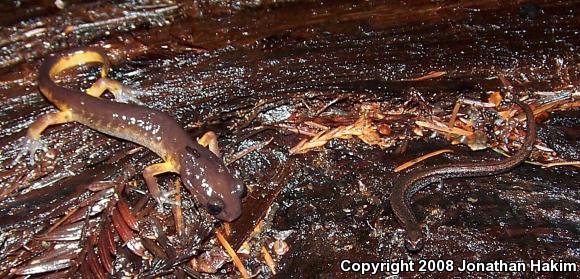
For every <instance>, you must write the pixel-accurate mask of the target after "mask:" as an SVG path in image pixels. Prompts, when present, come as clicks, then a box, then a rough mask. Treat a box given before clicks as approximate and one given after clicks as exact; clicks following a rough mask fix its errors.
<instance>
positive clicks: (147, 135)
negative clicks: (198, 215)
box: [15, 47, 245, 222]
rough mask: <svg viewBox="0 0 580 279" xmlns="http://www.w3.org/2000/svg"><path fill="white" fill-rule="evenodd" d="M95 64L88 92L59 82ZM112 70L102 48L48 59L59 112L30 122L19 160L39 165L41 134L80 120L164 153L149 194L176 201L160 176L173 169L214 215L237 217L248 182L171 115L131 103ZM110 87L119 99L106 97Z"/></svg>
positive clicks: (42, 78) (43, 70) (46, 81)
mask: <svg viewBox="0 0 580 279" xmlns="http://www.w3.org/2000/svg"><path fill="white" fill-rule="evenodd" d="M93 63H98V64H101V65H102V66H101V78H100V79H99V80H97V81H96V82H95V83H94V84H93V85H92V86H91V87H90V88H89V89H87V91H86V94H84V93H82V92H80V91H78V92H77V91H75V90H72V89H68V88H65V87H61V86H59V85H58V84H57V83H56V82H55V81H54V77H55V76H56V75H57V74H58V73H60V72H62V71H64V70H66V69H68V68H72V67H76V66H80V65H83V64H93ZM109 68H110V63H109V61H108V59H107V56H106V54H105V53H104V51H103V50H102V49H100V48H91V47H89V48H81V49H72V50H69V51H65V52H62V53H60V54H58V55H54V56H52V57H48V58H47V59H45V61H44V62H43V63H42V65H41V67H40V69H39V73H38V86H39V88H40V91H41V92H42V95H44V96H45V97H46V98H47V99H48V100H49V101H50V102H51V103H52V104H54V105H55V106H56V107H57V108H58V110H59V111H58V112H51V113H47V114H44V115H42V116H41V117H39V118H38V119H37V120H36V121H35V122H33V123H32V124H31V125H30V126H29V128H28V130H27V134H26V138H25V139H24V146H23V149H22V150H21V152H20V154H19V155H18V156H17V157H16V159H15V162H18V159H19V158H20V157H21V156H22V155H25V154H26V153H30V157H31V158H30V162H31V163H32V164H33V163H34V155H35V152H36V151H37V150H38V149H40V148H43V142H42V140H41V138H40V135H41V133H42V132H43V131H44V130H45V129H46V128H47V127H48V126H50V125H56V124H62V123H67V122H73V121H74V122H78V123H81V124H83V125H85V126H87V127H90V128H92V129H94V130H97V131H99V132H102V133H105V134H108V135H110V136H113V137H117V138H121V139H125V140H128V141H131V142H134V143H137V144H139V145H142V146H144V147H146V148H148V149H150V150H151V151H153V152H154V153H156V154H157V155H158V156H159V157H161V159H162V160H163V162H161V163H156V164H153V165H150V166H148V167H146V168H145V169H144V171H143V177H144V178H145V182H146V184H147V187H148V190H149V193H150V194H151V196H152V197H153V198H154V199H155V200H156V201H157V203H158V204H159V205H160V206H161V207H162V206H163V204H164V203H174V201H172V199H171V198H170V196H171V194H172V191H167V192H164V191H162V190H161V189H160V187H159V184H158V183H157V180H156V178H155V176H156V175H158V174H162V173H167V172H172V173H177V174H179V175H180V177H181V181H182V183H183V185H185V187H186V188H187V189H188V190H189V191H190V192H191V193H192V194H193V195H194V197H195V198H196V200H197V202H199V203H200V204H202V205H203V206H204V207H205V208H206V209H207V210H208V212H209V213H211V214H212V215H214V216H215V217H217V218H218V219H221V220H223V221H226V222H231V221H233V220H235V219H237V218H238V217H239V216H240V214H241V211H242V210H241V199H242V198H243V196H244V195H245V187H244V185H243V183H242V182H241V181H240V180H238V179H236V178H234V177H233V176H232V175H231V174H230V172H229V171H228V169H227V168H226V166H225V165H224V164H223V162H222V160H221V159H220V158H219V157H218V156H217V155H216V154H214V153H213V152H212V151H210V150H208V149H207V148H205V147H204V146H202V145H201V144H200V143H198V142H195V141H193V140H192V139H191V138H190V137H189V135H188V134H187V133H186V132H185V131H184V130H183V128H182V127H181V126H180V125H179V124H178V123H177V122H176V121H175V120H174V119H173V117H171V116H170V115H169V114H167V113H165V112H162V111H159V110H156V109H152V108H148V107H145V106H140V105H136V104H130V103H126V102H127V101H131V100H136V99H134V97H133V96H132V94H131V90H130V89H128V88H126V87H124V86H123V85H121V84H120V83H119V82H118V81H115V80H111V79H108V78H106V76H107V73H108V71H109ZM106 90H108V91H110V92H111V93H112V94H113V95H114V97H115V99H116V100H117V101H111V100H107V99H103V98H100V96H101V95H102V94H103V93H104V92H105V91H106ZM215 138H216V137H215V134H213V133H208V134H206V135H205V136H204V137H202V141H201V142H202V144H204V145H207V144H209V145H210V147H212V146H213V145H212V144H211V143H212V141H213V142H216V140H215ZM204 142H205V143H204ZM43 149H46V148H43Z"/></svg>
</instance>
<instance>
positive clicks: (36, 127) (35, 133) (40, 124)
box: [27, 110, 72, 140]
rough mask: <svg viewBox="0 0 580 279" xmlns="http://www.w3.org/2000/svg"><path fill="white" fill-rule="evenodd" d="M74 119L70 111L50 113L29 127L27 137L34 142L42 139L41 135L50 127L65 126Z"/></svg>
mask: <svg viewBox="0 0 580 279" xmlns="http://www.w3.org/2000/svg"><path fill="white" fill-rule="evenodd" d="M71 121H72V117H71V113H70V111H68V110H67V111H59V112H50V113H47V114H44V115H41V116H40V117H39V118H38V119H36V121H34V122H33V123H32V124H30V126H29V127H28V132H27V136H28V137H29V138H30V139H32V140H38V139H40V134H41V133H42V132H44V130H46V128H48V126H50V125H57V124H63V123H67V122H71Z"/></svg>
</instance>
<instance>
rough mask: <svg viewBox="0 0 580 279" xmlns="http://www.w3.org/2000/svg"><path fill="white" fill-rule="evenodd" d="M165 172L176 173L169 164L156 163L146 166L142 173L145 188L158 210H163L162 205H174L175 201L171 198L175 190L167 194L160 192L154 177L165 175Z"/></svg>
mask: <svg viewBox="0 0 580 279" xmlns="http://www.w3.org/2000/svg"><path fill="white" fill-rule="evenodd" d="M166 172H176V170H175V167H174V166H173V165H172V164H171V163H169V162H164V163H158V164H153V165H151V166H148V167H146V168H145V170H144V171H143V177H144V178H145V182H146V183H147V188H148V189H149V193H150V194H151V196H152V197H153V198H154V199H155V201H157V204H158V205H159V208H160V209H162V208H163V204H166V203H167V204H175V201H174V200H173V199H172V198H171V196H172V195H174V194H175V190H170V191H167V192H163V191H161V188H159V184H158V183H157V179H156V178H155V176H156V175H158V174H162V173H166Z"/></svg>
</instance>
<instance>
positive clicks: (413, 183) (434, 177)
mask: <svg viewBox="0 0 580 279" xmlns="http://www.w3.org/2000/svg"><path fill="white" fill-rule="evenodd" d="M513 102H514V103H516V104H517V105H518V106H520V107H522V108H523V110H524V112H525V114H526V126H527V130H528V131H527V135H526V139H525V141H524V144H523V145H522V147H521V149H520V150H519V151H518V152H517V153H516V154H514V155H513V156H511V157H509V158H507V159H504V160H502V161H495V162H477V163H458V164H446V165H441V166H435V167H432V168H428V169H419V170H417V171H413V172H411V173H410V174H408V175H407V176H406V177H404V178H403V179H401V180H399V181H397V182H396V183H395V186H394V187H393V190H392V193H391V196H390V198H389V200H390V203H391V208H392V209H393V212H394V213H395V217H396V218H397V220H398V221H399V223H400V224H401V225H402V226H403V228H404V229H405V247H406V248H407V249H408V250H409V251H412V252H416V251H419V250H421V248H422V247H423V242H424V241H423V234H422V231H421V226H420V225H419V223H418V222H417V219H416V218H415V215H414V214H413V212H412V211H411V208H410V204H411V198H412V197H413V195H414V194H415V193H417V192H418V191H420V190H422V189H423V188H425V187H427V186H428V185H429V184H431V183H433V182H437V181H441V180H442V179H446V178H455V177H476V176H488V175H494V174H499V173H504V172H507V171H509V170H511V169H513V168H514V167H515V166H517V165H519V164H520V163H522V162H523V161H524V160H525V159H526V158H527V157H528V156H529V155H530V153H531V152H532V148H533V144H534V142H535V141H536V126H535V123H534V114H533V112H532V109H530V107H529V106H528V105H526V104H524V103H523V102H521V101H519V100H514V101H513Z"/></svg>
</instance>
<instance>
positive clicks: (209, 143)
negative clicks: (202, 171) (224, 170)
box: [197, 131, 222, 158]
mask: <svg viewBox="0 0 580 279" xmlns="http://www.w3.org/2000/svg"><path fill="white" fill-rule="evenodd" d="M197 143H199V144H200V145H201V146H204V147H207V148H208V149H209V151H211V152H212V153H213V154H215V155H216V156H218V157H219V158H221V157H222V155H221V153H220V147H219V146H218V141H217V135H216V134H215V133H214V132H212V131H209V132H206V133H205V134H203V136H201V138H199V139H198V140H197Z"/></svg>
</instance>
